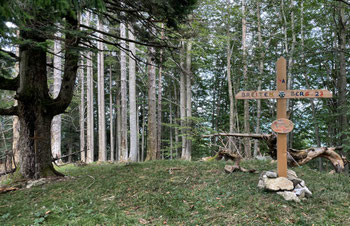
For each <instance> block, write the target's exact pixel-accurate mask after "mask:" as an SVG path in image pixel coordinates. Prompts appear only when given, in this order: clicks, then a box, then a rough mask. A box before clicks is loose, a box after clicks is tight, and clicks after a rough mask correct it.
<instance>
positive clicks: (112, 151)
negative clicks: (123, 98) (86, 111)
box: [109, 66, 115, 162]
mask: <svg viewBox="0 0 350 226" xmlns="http://www.w3.org/2000/svg"><path fill="white" fill-rule="evenodd" d="M112 87H113V79H112V66H110V67H109V121H110V122H109V139H110V151H111V161H112V162H113V161H114V160H115V156H114V151H115V147H114V117H113V115H114V114H113V112H114V108H113V88H112Z"/></svg>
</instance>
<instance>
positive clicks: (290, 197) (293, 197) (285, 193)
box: [277, 191, 300, 202]
mask: <svg viewBox="0 0 350 226" xmlns="http://www.w3.org/2000/svg"><path fill="white" fill-rule="evenodd" d="M277 194H278V195H280V196H282V197H283V198H284V199H285V200H287V201H295V202H300V199H299V198H298V196H297V195H296V194H295V193H294V192H291V191H280V192H277Z"/></svg>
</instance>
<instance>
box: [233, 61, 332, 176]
mask: <svg viewBox="0 0 350 226" xmlns="http://www.w3.org/2000/svg"><path fill="white" fill-rule="evenodd" d="M276 82H277V90H271V91H240V92H239V93H237V94H236V96H235V98H236V99H245V100H247V99H277V120H276V121H274V122H273V123H272V126H271V127H272V129H273V130H274V131H275V132H276V133H277V173H278V176H279V177H287V133H288V132H290V131H292V129H293V123H292V122H290V121H289V120H288V119H287V99H296V98H332V93H331V92H329V91H328V90H324V89H323V90H321V89H316V90H287V63H286V59H285V58H284V57H280V58H279V59H278V60H277V62H276ZM281 128H282V129H281Z"/></svg>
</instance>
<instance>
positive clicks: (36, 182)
mask: <svg viewBox="0 0 350 226" xmlns="http://www.w3.org/2000/svg"><path fill="white" fill-rule="evenodd" d="M47 181H48V180H47V179H46V178H40V179H39V180H30V181H28V182H27V186H26V188H31V187H33V186H39V185H43V184H46V183H47Z"/></svg>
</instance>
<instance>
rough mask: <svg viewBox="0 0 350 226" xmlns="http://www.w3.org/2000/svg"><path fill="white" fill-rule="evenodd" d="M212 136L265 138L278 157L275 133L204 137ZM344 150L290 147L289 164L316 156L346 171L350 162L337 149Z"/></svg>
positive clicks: (296, 163)
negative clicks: (345, 167) (346, 166)
mask: <svg viewBox="0 0 350 226" xmlns="http://www.w3.org/2000/svg"><path fill="white" fill-rule="evenodd" d="M212 136H233V137H249V138H252V139H259V140H263V141H264V142H265V143H266V144H267V146H268V147H269V155H270V156H271V157H272V158H273V159H276V158H277V136H276V135H275V134H248V133H217V134H211V135H205V136H203V137H212ZM340 150H342V147H312V148H307V149H303V150H296V149H292V148H290V149H288V155H287V157H288V165H289V166H298V165H304V164H306V163H308V162H309V161H311V160H312V159H315V158H318V157H320V158H325V159H328V160H329V161H330V162H331V163H332V165H333V167H334V169H335V171H336V172H338V173H339V172H342V171H344V166H345V165H346V164H348V163H349V161H348V160H347V159H346V157H345V156H342V155H340V154H338V153H337V152H336V151H340Z"/></svg>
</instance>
